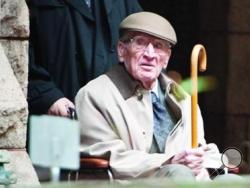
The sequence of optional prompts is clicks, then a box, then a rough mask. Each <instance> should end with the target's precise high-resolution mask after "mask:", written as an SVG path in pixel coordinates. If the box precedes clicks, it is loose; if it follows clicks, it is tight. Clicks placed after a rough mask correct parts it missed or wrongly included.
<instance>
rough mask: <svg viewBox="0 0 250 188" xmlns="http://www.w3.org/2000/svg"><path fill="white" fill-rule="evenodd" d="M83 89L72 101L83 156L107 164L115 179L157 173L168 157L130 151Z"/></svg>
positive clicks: (103, 112) (106, 116)
mask: <svg viewBox="0 0 250 188" xmlns="http://www.w3.org/2000/svg"><path fill="white" fill-rule="evenodd" d="M84 89H85V88H82V89H81V90H80V91H79V92H78V94H77V96H76V100H75V104H76V110H77V114H78V118H79V121H80V126H81V147H82V152H83V153H84V154H86V155H88V156H95V157H103V158H106V159H108V160H109V162H110V167H111V170H112V172H113V174H114V177H115V178H117V179H127V178H135V177H146V176H148V175H150V174H152V173H154V172H155V170H156V169H159V168H160V167H161V166H162V164H163V163H165V162H166V161H167V159H169V158H170V156H168V154H156V153H155V154H149V153H147V152H145V151H140V150H133V149H130V148H129V146H128V145H127V144H126V143H125V142H124V140H122V139H121V138H120V137H119V133H118V132H117V130H116V129H115V126H113V125H112V124H110V123H109V120H108V119H109V118H112V117H108V115H107V114H105V111H103V109H100V108H99V105H100V104H99V103H98V102H96V100H95V99H94V98H92V95H90V94H89V93H88V91H85V90H84Z"/></svg>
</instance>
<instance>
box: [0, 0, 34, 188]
mask: <svg viewBox="0 0 250 188" xmlns="http://www.w3.org/2000/svg"><path fill="white" fill-rule="evenodd" d="M28 36H29V14H28V8H27V6H26V2H25V0H0V67H1V68H0V91H1V92H0V149H7V150H9V152H10V154H11V161H10V163H9V164H8V165H7V169H9V170H12V171H14V172H15V174H16V175H17V178H18V179H17V183H18V184H38V179H37V176H36V173H35V171H34V169H33V167H32V164H31V161H30V159H29V157H28V154H27V152H26V149H25V147H26V134H27V133H26V132H27V119H28V106H27V102H26V96H27V82H28V79H27V78H28Z"/></svg>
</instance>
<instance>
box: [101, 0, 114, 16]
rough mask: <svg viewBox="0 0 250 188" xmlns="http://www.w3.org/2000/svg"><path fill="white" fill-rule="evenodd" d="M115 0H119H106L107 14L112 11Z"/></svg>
mask: <svg viewBox="0 0 250 188" xmlns="http://www.w3.org/2000/svg"><path fill="white" fill-rule="evenodd" d="M115 1H117V0H104V7H105V10H106V13H107V15H108V14H109V13H110V12H111V10H112V7H113V5H114V3H115Z"/></svg>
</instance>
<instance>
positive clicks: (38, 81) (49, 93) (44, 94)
mask: <svg viewBox="0 0 250 188" xmlns="http://www.w3.org/2000/svg"><path fill="white" fill-rule="evenodd" d="M29 9H30V30H31V31H30V39H29V75H28V81H29V83H28V98H27V99H28V104H29V112H30V113H31V114H46V113H47V111H48V109H49V107H50V106H51V105H52V104H53V103H54V102H55V101H56V100H58V99H59V98H62V97H63V96H64V95H63V93H62V92H61V91H60V90H59V89H58V88H57V87H56V85H55V84H54V82H53V81H52V79H51V76H50V75H49V73H48V71H47V70H46V69H45V68H44V67H42V66H41V65H40V64H39V59H40V58H41V57H39V55H38V54H39V52H40V50H41V49H40V47H39V46H38V45H37V39H38V36H37V11H38V10H37V9H36V8H35V7H34V6H33V1H30V2H29Z"/></svg>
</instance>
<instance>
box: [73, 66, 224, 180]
mask: <svg viewBox="0 0 250 188" xmlns="http://www.w3.org/2000/svg"><path fill="white" fill-rule="evenodd" d="M159 82H160V85H161V87H163V89H164V90H165V93H166V94H165V97H166V101H167V103H168V105H169V106H170V107H171V109H172V110H173V112H174V114H175V116H176V117H177V118H178V123H177V124H176V125H175V127H174V128H173V130H172V132H171V133H170V135H169V137H168V139H167V141H166V147H165V148H166V149H165V153H163V154H162V153H154V154H150V153H149V149H150V147H151V144H152V138H153V113H152V104H151V98H150V92H149V91H147V90H144V89H143V88H142V87H141V86H140V84H139V83H138V82H136V81H134V80H132V79H131V77H130V76H129V75H128V74H127V72H126V71H125V69H124V68H123V66H122V65H118V66H116V67H114V68H113V69H112V70H111V71H110V72H108V73H107V74H105V75H101V76H99V77H98V78H96V79H94V80H93V81H90V82H89V83H88V84H87V85H86V86H84V87H83V88H81V90H80V91H79V92H78V94H77V96H76V101H75V102H76V110H77V114H78V117H79V121H80V126H81V150H82V152H84V153H85V154H86V155H90V156H101V157H104V158H108V159H109V161H110V167H111V170H112V172H113V174H114V177H115V178H118V179H126V178H135V177H147V176H150V174H152V173H153V172H155V171H156V170H157V169H158V168H160V167H161V166H162V165H163V164H164V163H166V162H167V160H168V159H170V158H171V157H172V156H173V155H175V154H177V153H179V152H181V151H183V150H185V149H188V148H191V119H190V118H191V106H190V105H191V102H190V96H188V95H187V94H186V93H185V92H183V91H181V90H180V88H179V89H178V90H177V92H173V91H174V90H176V89H175V88H178V87H176V83H174V82H173V81H172V80H171V79H169V78H167V77H166V76H164V75H161V76H160V78H159ZM174 93H175V94H174ZM177 99H178V100H177ZM198 127H199V128H198V130H199V133H198V135H199V138H198V141H199V143H200V144H205V143H206V141H205V139H204V131H203V121H202V117H201V114H200V111H199V114H198ZM208 153H209V155H208V157H206V158H207V160H206V162H205V165H207V166H208V167H219V166H220V165H221V163H220V155H219V152H218V149H217V147H216V146H215V145H211V150H210V151H209V152H208Z"/></svg>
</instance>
